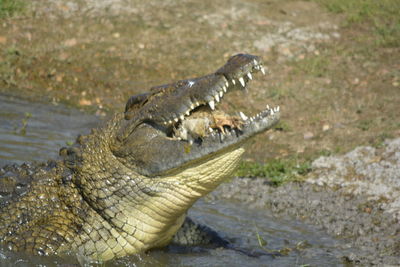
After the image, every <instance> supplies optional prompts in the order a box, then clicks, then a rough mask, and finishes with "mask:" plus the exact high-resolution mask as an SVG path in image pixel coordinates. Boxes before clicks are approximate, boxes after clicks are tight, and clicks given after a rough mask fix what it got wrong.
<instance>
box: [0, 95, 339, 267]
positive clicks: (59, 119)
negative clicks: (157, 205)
mask: <svg viewBox="0 0 400 267" xmlns="http://www.w3.org/2000/svg"><path fill="white" fill-rule="evenodd" d="M28 114H30V115H28ZM99 121H100V119H99V118H97V117H95V116H92V115H87V114H84V113H82V112H80V111H78V110H73V109H70V108H67V107H65V106H62V105H57V106H54V105H52V104H44V103H32V102H27V101H24V100H21V99H18V98H13V97H9V96H4V95H0V166H2V165H4V164H6V163H22V162H25V161H34V160H37V161H43V160H47V159H49V158H55V157H56V156H57V153H58V149H59V148H60V147H61V146H64V145H65V144H66V143H67V142H70V141H72V140H74V138H75V136H76V135H77V134H79V133H87V132H88V131H89V130H90V128H91V127H94V126H95V125H96V124H97V123H98V122H99ZM24 125H25V126H24ZM189 214H190V216H191V217H192V218H194V219H195V220H196V221H199V222H202V223H205V224H207V225H209V226H211V227H212V228H214V229H216V230H217V231H218V232H220V233H221V234H222V235H223V236H225V237H227V238H228V239H230V240H232V241H233V243H234V244H235V245H236V246H237V247H239V248H243V249H245V250H246V251H249V252H250V251H253V252H258V253H259V254H261V255H260V256H258V257H249V256H246V255H244V254H243V253H241V252H238V251H235V250H220V249H217V250H215V249H212V250H200V249H198V250H195V251H191V252H185V253H182V252H181V251H180V252H178V251H176V250H174V251H167V250H163V251H153V252H151V253H148V254H145V255H140V256H131V257H126V258H123V259H119V260H115V261H112V262H109V263H107V264H106V266H222V265H227V266H301V265H306V264H310V265H311V266H340V265H342V263H341V260H340V259H339V257H338V256H339V255H340V254H341V252H340V251H339V250H338V249H337V247H338V243H339V241H338V240H335V239H333V238H331V237H329V236H327V235H326V234H323V233H322V232H319V231H317V230H316V229H315V228H313V227H311V226H308V225H305V224H302V223H300V222H298V221H293V220H289V219H287V220H285V219H281V218H274V216H273V215H272V214H271V213H270V212H269V211H268V210H262V209H260V210H254V209H249V208H248V207H246V206H245V205H243V204H241V203H236V202H232V201H218V202H213V201H212V200H210V199H207V198H206V199H204V200H201V201H199V202H198V203H196V205H195V206H194V207H193V208H192V209H191V210H190V213H189ZM258 237H260V238H262V239H263V240H265V241H267V244H266V245H265V247H264V249H262V248H261V247H260V245H259V240H258ZM265 248H267V249H268V250H269V251H274V250H282V249H289V250H290V251H289V253H288V255H285V256H278V257H273V256H271V255H270V254H269V253H267V252H266V250H265ZM71 263H72V264H77V261H76V259H75V258H74V257H70V258H63V259H59V258H53V257H33V256H28V255H24V254H18V253H12V252H10V251H7V250H6V249H0V266H59V265H63V264H71ZM64 266H65V265H64ZM102 266H104V265H102Z"/></svg>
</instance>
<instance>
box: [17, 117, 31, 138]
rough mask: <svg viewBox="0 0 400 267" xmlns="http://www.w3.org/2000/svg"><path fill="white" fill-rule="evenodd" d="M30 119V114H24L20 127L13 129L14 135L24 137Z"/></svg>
mask: <svg viewBox="0 0 400 267" xmlns="http://www.w3.org/2000/svg"><path fill="white" fill-rule="evenodd" d="M30 118H32V113H30V112H25V114H24V118H23V119H22V120H21V127H15V129H14V130H15V133H17V134H20V135H26V127H27V126H28V120H29V119H30Z"/></svg>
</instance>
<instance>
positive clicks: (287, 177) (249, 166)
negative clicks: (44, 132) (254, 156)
mask: <svg viewBox="0 0 400 267" xmlns="http://www.w3.org/2000/svg"><path fill="white" fill-rule="evenodd" d="M310 171H311V161H304V162H300V161H299V160H298V159H296V158H288V159H273V160H271V161H269V162H267V163H265V164H261V163H257V162H249V161H243V162H242V163H241V164H240V165H239V168H238V170H237V171H236V173H235V176H239V177H266V178H268V179H269V181H270V182H271V183H272V184H274V185H276V186H279V185H281V184H283V183H285V182H289V181H297V180H301V177H303V176H304V175H306V174H307V173H309V172H310Z"/></svg>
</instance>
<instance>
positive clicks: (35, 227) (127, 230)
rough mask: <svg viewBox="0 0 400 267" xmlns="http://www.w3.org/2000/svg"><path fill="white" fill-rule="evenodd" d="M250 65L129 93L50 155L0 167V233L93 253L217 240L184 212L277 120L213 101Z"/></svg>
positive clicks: (9, 244) (39, 247)
mask: <svg viewBox="0 0 400 267" xmlns="http://www.w3.org/2000/svg"><path fill="white" fill-rule="evenodd" d="M259 72H261V73H263V74H265V67H264V66H263V63H262V60H261V58H260V57H258V56H253V55H248V54H238V55H235V56H233V57H231V58H230V59H229V60H228V61H227V62H226V64H225V65H223V66H222V67H221V68H219V69H218V70H217V71H216V72H214V73H212V74H209V75H205V76H202V77H198V78H193V79H186V80H180V81H178V82H175V83H170V84H165V85H161V86H155V87H152V88H151V89H150V90H149V91H148V92H146V93H142V94H138V95H134V96H132V97H130V98H129V100H128V101H127V104H126V107H125V111H124V112H119V113H117V114H116V115H114V116H113V118H112V119H110V120H109V121H108V122H107V123H105V125H103V126H102V127H100V128H98V129H94V130H92V132H91V133H90V134H88V135H86V136H80V137H78V138H77V141H76V142H75V144H73V145H71V146H69V147H64V148H62V149H60V158H59V159H57V160H50V161H48V162H47V163H40V164H39V163H37V164H28V163H25V164H23V165H21V166H16V165H12V166H5V167H3V168H1V169H0V194H1V206H0V242H1V243H2V244H3V246H4V247H6V248H8V249H10V250H13V251H24V252H27V253H33V254H36V255H51V254H57V255H62V254H64V253H71V252H73V253H77V255H84V256H85V257H88V258H92V259H96V260H102V261H107V260H111V259H113V258H118V257H123V256H126V255H130V254H136V253H142V252H146V251H149V250H152V249H157V248H162V247H166V246H168V245H169V244H177V245H182V246H197V245H207V244H217V245H218V246H222V247H226V246H227V244H228V243H229V242H228V241H226V240H225V239H223V238H221V237H220V236H219V235H218V234H216V232H215V231H213V230H212V229H211V228H208V227H206V226H203V225H200V224H197V223H195V222H194V221H192V220H191V219H190V218H187V217H186V214H187V211H188V209H189V208H190V207H191V206H192V205H193V204H194V203H195V202H196V200H198V199H199V198H201V197H203V196H204V195H206V194H208V193H210V192H211V191H213V190H214V189H215V188H216V187H217V186H218V185H219V184H221V183H222V182H223V181H224V180H226V178H228V177H229V176H230V175H231V174H232V172H233V171H234V170H235V168H236V167H237V166H238V164H239V162H240V159H241V156H242V154H243V153H244V148H243V145H244V144H245V143H246V141H247V140H249V139H250V138H251V137H253V136H255V135H256V134H258V133H262V132H264V131H266V130H268V129H270V128H272V127H273V126H274V125H275V124H276V123H277V122H278V121H279V117H280V111H279V107H275V108H270V107H269V106H268V105H267V106H266V108H265V109H264V110H262V111H260V112H259V113H258V114H256V115H253V116H247V115H245V114H244V113H243V112H237V113H236V114H235V115H232V116H231V115H229V114H228V113H227V112H225V111H223V110H222V109H221V107H220V105H219V103H220V102H221V101H222V100H223V98H224V97H225V95H226V94H228V93H229V92H230V91H233V90H244V89H246V87H247V84H248V83H249V82H250V80H252V79H253V75H254V74H256V73H259Z"/></svg>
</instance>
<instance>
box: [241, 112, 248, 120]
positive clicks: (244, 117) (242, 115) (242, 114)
mask: <svg viewBox="0 0 400 267" xmlns="http://www.w3.org/2000/svg"><path fill="white" fill-rule="evenodd" d="M239 115H240V117H241V118H242V120H244V121H247V119H248V117H247V116H246V115H244V113H243V112H241V111H240V112H239Z"/></svg>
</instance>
